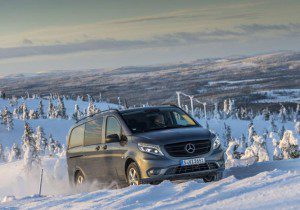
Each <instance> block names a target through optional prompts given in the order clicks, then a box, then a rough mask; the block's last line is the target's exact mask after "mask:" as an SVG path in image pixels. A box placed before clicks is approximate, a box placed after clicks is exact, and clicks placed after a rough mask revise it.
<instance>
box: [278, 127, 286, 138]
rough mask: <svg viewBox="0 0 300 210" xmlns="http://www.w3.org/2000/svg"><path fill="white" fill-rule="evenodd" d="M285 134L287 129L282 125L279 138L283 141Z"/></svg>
mask: <svg viewBox="0 0 300 210" xmlns="http://www.w3.org/2000/svg"><path fill="white" fill-rule="evenodd" d="M284 132H285V127H284V125H282V127H281V129H280V131H279V138H280V139H282V138H283V135H284Z"/></svg>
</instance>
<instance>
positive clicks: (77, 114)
mask: <svg viewBox="0 0 300 210" xmlns="http://www.w3.org/2000/svg"><path fill="white" fill-rule="evenodd" d="M81 116H82V113H81V112H80V110H79V106H78V105H77V104H75V107H74V113H73V115H72V119H74V120H75V121H78V120H79V119H80V118H81Z"/></svg>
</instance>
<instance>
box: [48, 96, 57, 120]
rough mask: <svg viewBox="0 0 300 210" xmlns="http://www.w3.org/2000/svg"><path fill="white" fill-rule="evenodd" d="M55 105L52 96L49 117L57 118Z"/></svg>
mask: <svg viewBox="0 0 300 210" xmlns="http://www.w3.org/2000/svg"><path fill="white" fill-rule="evenodd" d="M55 112H56V111H55V107H54V105H53V102H52V97H50V98H49V105H48V118H50V119H53V118H55Z"/></svg>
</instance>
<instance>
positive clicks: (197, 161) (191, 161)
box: [180, 158, 205, 166]
mask: <svg viewBox="0 0 300 210" xmlns="http://www.w3.org/2000/svg"><path fill="white" fill-rule="evenodd" d="M202 163H205V159H204V158H193V159H188V160H181V161H180V165H181V166H190V165H198V164H202Z"/></svg>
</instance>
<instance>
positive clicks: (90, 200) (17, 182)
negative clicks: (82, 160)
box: [0, 159, 300, 209]
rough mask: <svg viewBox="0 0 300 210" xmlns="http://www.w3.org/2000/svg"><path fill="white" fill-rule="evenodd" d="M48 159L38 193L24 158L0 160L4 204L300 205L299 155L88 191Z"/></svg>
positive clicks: (121, 206) (125, 206) (52, 206)
mask: <svg viewBox="0 0 300 210" xmlns="http://www.w3.org/2000/svg"><path fill="white" fill-rule="evenodd" d="M44 164H45V165H47V166H48V168H47V169H46V173H45V177H46V178H45V179H46V180H45V186H44V188H43V195H44V196H42V197H39V196H36V195H34V194H36V193H37V192H38V178H37V179H33V180H31V181H30V182H29V183H27V182H26V178H24V177H22V175H20V174H22V173H21V170H22V164H21V162H14V163H9V164H4V165H1V166H0V173H1V181H0V192H1V194H0V198H1V199H2V203H0V208H1V209H6V208H7V209H16V208H17V209H18V208H20V209H100V208H101V209H141V208H142V209H187V208H188V209H299V205H300V191H299V189H300V159H295V160H283V161H277V162H263V163H256V164H254V165H251V166H248V167H243V168H231V169H228V170H226V178H224V179H223V180H221V181H218V182H215V183H204V182H202V180H194V181H187V182H181V183H179V182H178V183H172V182H169V181H165V182H163V183H161V184H160V185H157V186H151V185H142V186H132V187H128V188H123V189H101V190H94V191H90V192H84V193H75V192H74V190H72V189H71V188H70V187H69V186H68V185H67V181H66V180H65V177H64V176H62V177H59V175H58V174H55V170H54V171H53V168H52V167H53V165H56V161H53V160H45V161H44ZM27 181H28V180H27ZM26 183H27V184H26ZM5 195H15V198H12V197H5Z"/></svg>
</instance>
